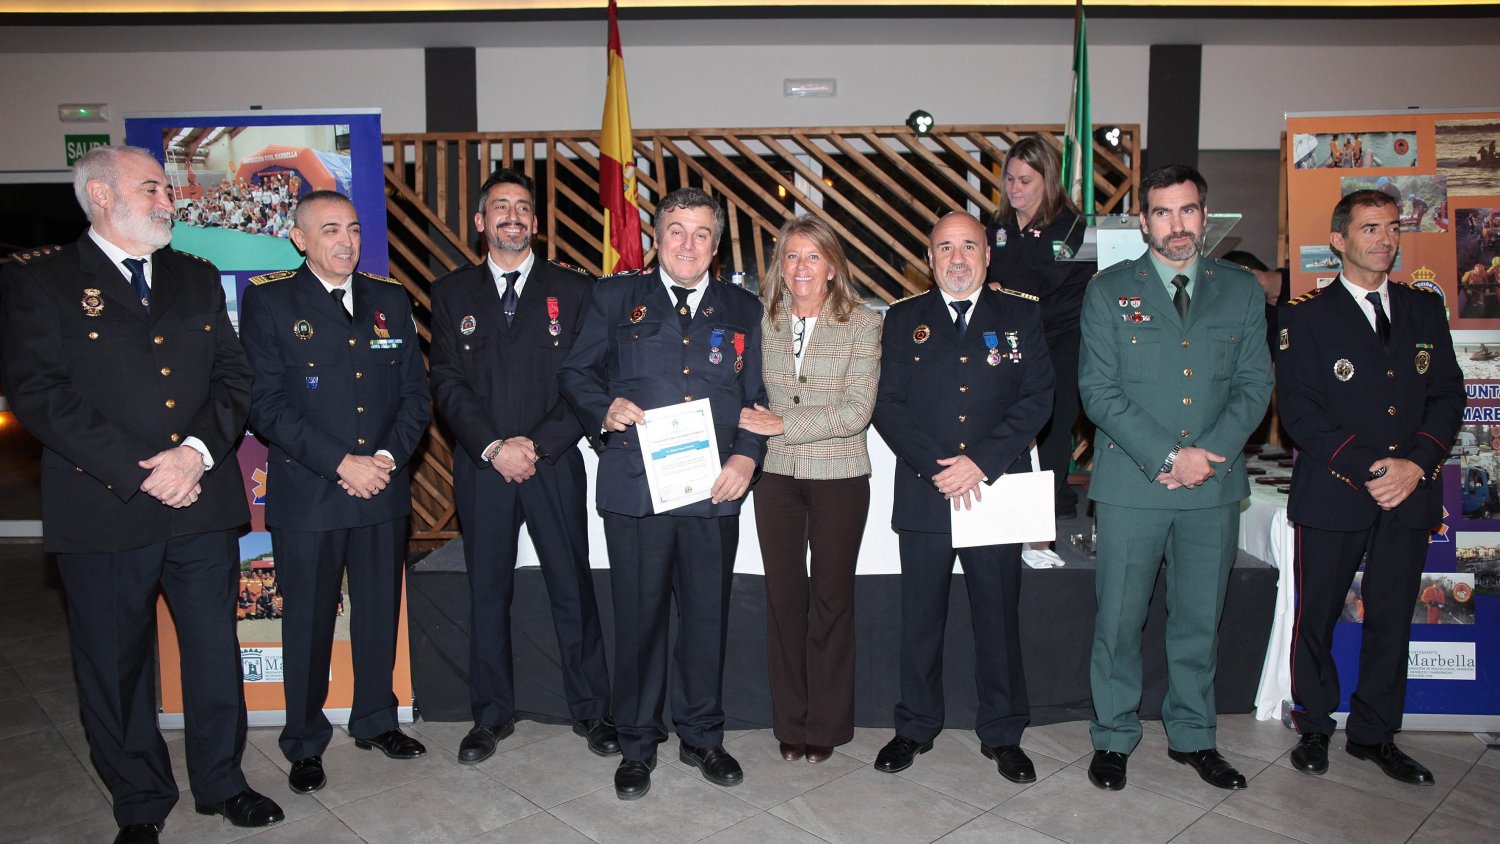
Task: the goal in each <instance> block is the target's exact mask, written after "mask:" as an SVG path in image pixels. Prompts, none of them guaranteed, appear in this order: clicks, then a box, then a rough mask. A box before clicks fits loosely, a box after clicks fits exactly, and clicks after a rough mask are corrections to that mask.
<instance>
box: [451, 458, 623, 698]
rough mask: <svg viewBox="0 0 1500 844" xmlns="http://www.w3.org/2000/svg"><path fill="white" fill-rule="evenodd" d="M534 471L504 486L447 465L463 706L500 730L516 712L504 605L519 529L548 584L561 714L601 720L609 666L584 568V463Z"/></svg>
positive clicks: (482, 471) (487, 473) (490, 474)
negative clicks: (458, 564) (465, 599)
mask: <svg viewBox="0 0 1500 844" xmlns="http://www.w3.org/2000/svg"><path fill="white" fill-rule="evenodd" d="M536 468H537V471H536V474H535V475H532V476H531V477H530V478H528V479H527V480H526V481H524V482H522V483H519V484H513V483H506V481H505V479H504V478H502V477H501V476H500V475H499V474H497V473H496V472H495V471H494V470H493V469H490V468H488V467H485V468H477V467H475V466H474V464H473V463H472V462H471V461H469V460H467V459H464V458H460V459H459V460H457V461H455V465H454V473H453V474H454V483H453V491H454V497H455V499H456V501H457V504H458V519H459V523H460V525H462V527H463V532H464V563H465V567H466V568H467V569H468V573H469V620H470V621H469V704H470V709H471V710H472V711H473V713H474V723H475V724H504V723H506V722H507V721H509V720H510V719H511V717H512V716H513V715H515V710H516V695H515V684H514V673H513V668H512V661H511V660H512V658H511V630H510V606H511V600H512V598H513V596H514V595H515V572H516V543H517V542H518V541H519V539H520V535H521V526H522V525H523V524H524V525H525V526H526V530H527V533H529V534H530V535H531V542H532V544H533V545H534V546H535V547H536V553H537V557H538V558H539V560H540V562H541V568H542V577H543V578H544V579H545V580H546V582H547V597H548V598H549V599H550V601H551V604H552V626H553V629H554V630H555V631H556V633H557V651H558V656H559V662H560V664H561V668H562V675H563V692H564V694H565V695H566V696H567V701H568V712H569V714H570V715H572V716H573V718H574V719H577V720H583V719H585V718H602V717H604V716H606V715H608V714H609V669H608V668H607V667H606V665H605V662H604V637H603V634H602V632H601V630H600V627H599V607H598V604H597V603H596V602H595V599H594V579H593V575H592V574H591V573H590V571H589V537H588V516H587V514H586V512H585V510H584V496H585V480H584V476H583V459H582V458H581V457H579V455H578V451H577V450H576V449H573V450H570V451H569V452H568V453H567V454H565V455H564V456H563V457H562V458H561V459H559V460H558V462H557V463H556V464H555V465H554V464H549V463H545V462H540V463H538V464H537V467H536Z"/></svg>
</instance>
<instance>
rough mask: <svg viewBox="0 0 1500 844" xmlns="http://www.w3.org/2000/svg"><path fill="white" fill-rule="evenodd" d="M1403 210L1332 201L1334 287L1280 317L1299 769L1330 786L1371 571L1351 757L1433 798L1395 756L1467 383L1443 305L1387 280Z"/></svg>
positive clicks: (1352, 197) (1412, 768)
mask: <svg viewBox="0 0 1500 844" xmlns="http://www.w3.org/2000/svg"><path fill="white" fill-rule="evenodd" d="M1399 215H1400V207H1399V205H1398V203H1397V202H1396V201H1395V200H1393V199H1391V197H1390V196H1388V195H1386V194H1385V193H1382V192H1380V191H1374V190H1361V191H1355V192H1353V193H1350V194H1349V195H1347V196H1345V197H1344V198H1343V199H1341V200H1339V203H1338V205H1337V206H1335V207H1334V210H1333V219H1332V221H1331V224H1330V231H1331V235H1330V241H1331V243H1332V246H1333V250H1334V254H1336V255H1338V256H1339V257H1340V258H1341V260H1342V261H1343V263H1344V269H1343V271H1342V272H1341V273H1340V274H1339V280H1338V282H1336V283H1334V284H1330V285H1328V286H1327V287H1325V288H1322V289H1321V290H1318V291H1316V292H1313V293H1309V294H1307V295H1305V296H1302V297H1299V298H1298V299H1295V300H1293V301H1292V302H1291V303H1289V304H1287V305H1284V306H1282V308H1281V321H1280V326H1281V330H1280V337H1279V340H1278V351H1277V354H1276V362H1277V382H1278V390H1280V399H1281V421H1282V422H1283V423H1284V424H1285V425H1286V429H1287V432H1288V433H1290V434H1291V435H1292V440H1293V441H1294V442H1295V443H1296V445H1297V464H1296V467H1295V468H1294V469H1293V471H1292V494H1291V500H1290V502H1289V504H1288V507H1287V513H1288V515H1289V516H1290V517H1291V520H1292V522H1293V523H1294V524H1295V525H1296V526H1297V556H1296V560H1297V585H1298V594H1297V621H1296V624H1295V626H1294V627H1293V635H1292V700H1293V703H1294V704H1295V707H1294V708H1293V710H1292V721H1293V723H1295V724H1296V726H1297V732H1298V733H1300V734H1301V737H1300V739H1299V740H1298V743H1297V747H1296V749H1294V750H1293V751H1292V756H1291V760H1292V765H1293V766H1294V767H1296V768H1297V769H1298V770H1300V771H1303V772H1305V773H1309V774H1321V773H1324V772H1325V771H1327V770H1328V743H1329V737H1330V736H1331V735H1332V733H1333V731H1334V721H1333V718H1332V716H1331V714H1330V713H1332V712H1333V711H1334V710H1335V709H1337V708H1338V705H1339V679H1338V670H1337V667H1336V666H1335V665H1334V661H1333V651H1332V647H1333V630H1334V624H1335V622H1337V621H1338V618H1339V613H1340V611H1341V610H1342V609H1343V604H1344V596H1345V595H1346V594H1347V593H1348V590H1349V584H1350V582H1351V581H1352V580H1353V579H1354V573H1355V571H1356V570H1357V569H1358V568H1359V566H1360V563H1361V562H1363V563H1364V568H1365V576H1364V583H1363V589H1362V591H1363V598H1364V624H1363V625H1362V626H1361V628H1360V634H1361V644H1360V655H1359V683H1358V685H1357V686H1356V688H1355V690H1354V694H1353V695H1352V696H1351V697H1350V699H1349V720H1348V723H1347V724H1346V730H1347V741H1346V743H1345V746H1344V749H1345V750H1346V751H1348V753H1349V754H1350V755H1352V756H1354V757H1356V758H1359V759H1365V760H1369V761H1371V762H1374V763H1375V764H1376V765H1378V766H1379V767H1380V769H1381V770H1382V771H1384V772H1385V773H1386V774H1387V775H1388V776H1390V777H1392V778H1394V779H1397V780H1400V781H1401V782H1405V783H1410V784H1412V785H1432V784H1433V779H1432V772H1431V771H1429V770H1428V769H1427V768H1426V766H1424V765H1422V763H1420V762H1418V761H1417V760H1415V759H1413V758H1411V757H1410V756H1408V755H1406V754H1405V753H1404V752H1402V751H1401V750H1400V748H1398V747H1396V745H1395V741H1394V739H1395V734H1396V731H1397V730H1399V729H1400V728H1401V716H1402V712H1403V711H1404V709H1405V704H1406V663H1407V645H1408V643H1409V642H1410V640H1411V617H1412V607H1413V606H1414V605H1415V603H1416V600H1417V591H1418V589H1419V588H1420V586H1421V580H1422V569H1423V566H1424V565H1425V564H1426V562H1427V540H1428V535H1429V533H1430V531H1431V530H1432V529H1433V528H1435V527H1437V526H1438V525H1439V524H1441V522H1442V518H1443V490H1442V481H1441V479H1440V475H1439V472H1440V471H1441V469H1442V465H1443V461H1444V460H1446V459H1447V458H1448V448H1449V446H1450V445H1451V444H1452V442H1453V438H1454V437H1455V436H1456V435H1457V434H1458V428H1459V425H1460V424H1461V423H1462V418H1463V408H1464V384H1463V373H1462V372H1461V371H1460V370H1459V367H1458V361H1457V360H1456V359H1455V358H1454V355H1453V341H1452V338H1451V336H1450V335H1449V333H1448V319H1447V316H1446V314H1445V313H1444V310H1443V301H1442V298H1441V297H1440V296H1437V295H1434V294H1429V293H1426V292H1422V291H1419V290H1416V289H1414V288H1411V287H1408V286H1407V285H1405V284H1401V283H1399V282H1393V281H1391V279H1390V276H1389V274H1388V273H1389V271H1390V268H1391V266H1392V265H1393V264H1394V263H1395V260H1396V256H1397V254H1398V252H1399V250H1400V247H1401V223H1400V220H1399Z"/></svg>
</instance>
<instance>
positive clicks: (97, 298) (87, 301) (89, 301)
mask: <svg viewBox="0 0 1500 844" xmlns="http://www.w3.org/2000/svg"><path fill="white" fill-rule="evenodd" d="M78 304H80V305H82V306H83V315H84V316H99V315H100V314H102V313H104V297H103V296H102V295H100V293H99V289H98V288H95V287H86V288H84V290H83V299H82V300H80V301H79V303H78Z"/></svg>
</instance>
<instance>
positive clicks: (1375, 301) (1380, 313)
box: [1365, 293, 1391, 346]
mask: <svg viewBox="0 0 1500 844" xmlns="http://www.w3.org/2000/svg"><path fill="white" fill-rule="evenodd" d="M1365 299H1366V300H1367V301H1368V302H1369V303H1370V306H1371V307H1373V308H1374V309H1375V333H1376V334H1379V335H1380V345H1382V346H1389V345H1390V344H1391V320H1390V318H1389V317H1387V316H1386V315H1385V308H1383V307H1381V306H1380V294H1379V293H1367V294H1365Z"/></svg>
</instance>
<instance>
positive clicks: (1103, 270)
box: [1093, 258, 1130, 278]
mask: <svg viewBox="0 0 1500 844" xmlns="http://www.w3.org/2000/svg"><path fill="white" fill-rule="evenodd" d="M1128 263H1130V259H1128V258H1127V259H1125V260H1123V261H1117V262H1115V263H1113V264H1110V265H1109V266H1107V267H1102V268H1100V270H1099V271H1098V272H1096V273H1094V276H1093V277H1094V278H1098V277H1099V276H1101V275H1104V274H1105V273H1107V272H1109V271H1110V270H1114V269H1119V268H1120V267H1123V266H1125V265H1126V264H1128Z"/></svg>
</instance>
